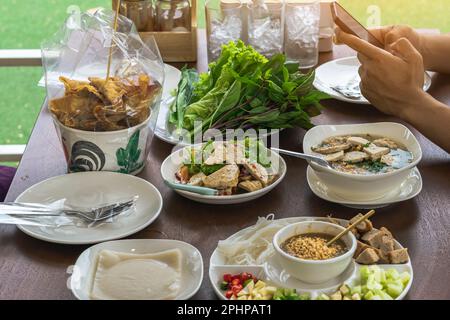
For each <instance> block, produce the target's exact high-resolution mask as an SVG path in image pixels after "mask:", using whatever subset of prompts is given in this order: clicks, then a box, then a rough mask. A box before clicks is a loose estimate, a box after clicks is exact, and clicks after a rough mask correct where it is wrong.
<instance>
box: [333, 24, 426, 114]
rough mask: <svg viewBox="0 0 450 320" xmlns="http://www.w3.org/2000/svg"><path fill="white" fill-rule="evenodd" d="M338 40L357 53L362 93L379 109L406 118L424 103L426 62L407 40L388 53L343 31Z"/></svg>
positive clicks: (337, 34) (400, 42)
mask: <svg viewBox="0 0 450 320" xmlns="http://www.w3.org/2000/svg"><path fill="white" fill-rule="evenodd" d="M336 37H337V40H338V41H339V42H341V43H345V44H347V45H348V46H350V47H351V48H353V49H354V50H356V51H357V52H358V59H359V61H360V62H361V67H360V69H359V75H360V77H361V84H360V87H361V93H362V94H363V95H364V97H366V98H367V99H368V100H369V101H370V102H371V103H372V104H373V105H374V106H375V107H376V108H377V109H379V110H380V111H382V112H384V113H387V114H391V115H396V116H400V117H402V118H404V117H406V113H408V112H409V109H410V108H411V107H415V106H417V105H418V103H420V101H422V100H423V96H424V94H425V93H424V91H423V84H424V65H423V59H422V56H421V54H420V53H419V51H418V50H417V49H416V48H415V47H414V46H413V45H412V44H411V42H410V41H409V40H408V39H406V38H400V39H398V40H397V41H395V42H393V43H392V44H390V45H389V46H388V49H389V50H387V51H386V50H383V49H380V48H377V47H376V46H374V45H372V44H370V43H368V42H367V41H364V40H361V39H359V38H358V37H356V36H353V35H350V34H348V33H345V32H343V31H340V30H337V31H336Z"/></svg>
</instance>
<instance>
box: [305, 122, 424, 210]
mask: <svg viewBox="0 0 450 320" xmlns="http://www.w3.org/2000/svg"><path fill="white" fill-rule="evenodd" d="M347 134H372V135H376V136H383V137H386V138H391V139H393V140H394V141H397V142H399V143H401V144H403V145H404V146H405V147H406V148H407V149H408V150H409V151H410V152H411V153H412V154H413V161H412V162H411V163H410V164H409V165H407V166H405V167H403V168H401V169H398V170H395V171H393V172H389V173H382V174H374V175H358V174H350V173H344V172H340V171H337V170H334V169H329V168H326V167H322V166H319V165H316V164H314V163H310V165H311V168H312V169H313V170H314V172H315V173H316V175H317V177H318V178H319V179H320V180H321V181H322V182H323V183H324V184H326V185H327V187H328V188H329V189H330V190H331V191H332V192H333V193H335V194H336V195H337V196H339V197H341V198H343V199H347V200H352V201H365V200H376V199H379V198H381V197H383V196H384V195H386V194H387V193H389V192H391V191H393V190H395V189H397V188H399V187H400V185H401V184H402V183H403V182H404V181H405V180H406V178H407V177H408V176H409V175H410V173H411V171H412V169H413V168H414V167H416V166H417V164H418V163H419V162H420V160H421V159H422V149H421V148H420V145H419V142H418V141H417V139H416V137H414V135H413V134H412V132H411V131H410V130H409V129H408V128H407V127H405V126H404V125H402V124H399V123H394V122H379V123H364V124H348V125H322V126H317V127H314V128H312V129H311V130H309V131H308V132H307V133H306V134H305V137H304V138H303V150H304V152H305V153H306V154H311V155H314V154H315V153H314V152H313V151H312V150H311V147H313V146H315V145H318V144H320V143H321V142H322V141H323V140H324V139H326V138H328V137H332V136H340V135H347Z"/></svg>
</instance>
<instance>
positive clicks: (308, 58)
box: [284, 0, 320, 69]
mask: <svg viewBox="0 0 450 320" xmlns="http://www.w3.org/2000/svg"><path fill="white" fill-rule="evenodd" d="M319 22H320V2H319V1H318V0H302V1H300V2H295V3H287V4H286V6H285V26H284V32H285V40H284V41H285V44H284V50H285V54H286V57H287V59H288V60H290V61H295V62H299V63H300V68H302V69H304V68H305V69H306V68H312V67H314V66H315V65H317V63H318V61H319Z"/></svg>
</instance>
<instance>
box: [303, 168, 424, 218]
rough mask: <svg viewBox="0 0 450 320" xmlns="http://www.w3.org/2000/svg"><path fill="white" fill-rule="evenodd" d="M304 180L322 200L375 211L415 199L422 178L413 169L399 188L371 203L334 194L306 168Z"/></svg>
mask: <svg viewBox="0 0 450 320" xmlns="http://www.w3.org/2000/svg"><path fill="white" fill-rule="evenodd" d="M306 178H307V180H308V185H309V188H310V189H311V191H312V192H313V193H314V194H315V195H316V196H318V197H319V198H322V199H324V200H327V201H330V202H334V203H339V204H342V205H344V206H346V207H350V208H355V209H377V208H383V207H387V206H388V205H390V204H393V203H397V202H402V201H406V200H409V199H412V198H414V197H416V196H417V195H418V194H419V193H420V191H422V176H421V175H420V172H419V169H417V167H416V168H414V169H413V170H412V171H411V174H410V175H409V176H408V178H407V179H406V180H405V181H404V182H403V183H402V184H401V185H400V188H398V189H396V190H393V191H392V192H389V193H387V194H386V195H384V196H383V197H381V198H379V199H376V200H371V201H350V200H348V199H343V198H341V197H339V196H338V195H336V194H334V192H333V191H332V190H330V188H328V187H327V185H326V184H324V183H323V182H322V181H320V180H319V178H318V177H317V175H316V173H315V172H314V170H313V169H312V168H311V167H310V166H308V169H307V170H306Z"/></svg>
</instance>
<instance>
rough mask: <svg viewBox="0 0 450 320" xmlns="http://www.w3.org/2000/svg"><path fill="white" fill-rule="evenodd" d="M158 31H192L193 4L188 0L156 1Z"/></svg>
mask: <svg viewBox="0 0 450 320" xmlns="http://www.w3.org/2000/svg"><path fill="white" fill-rule="evenodd" d="M156 25H157V28H156V29H157V30H158V31H174V32H177V31H178V32H182V31H190V30H191V5H190V3H189V1H188V0H158V1H157V2H156Z"/></svg>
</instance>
